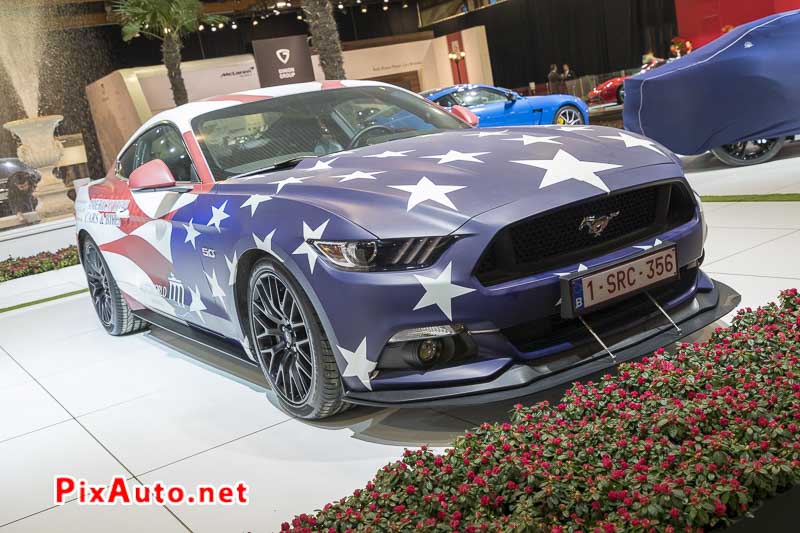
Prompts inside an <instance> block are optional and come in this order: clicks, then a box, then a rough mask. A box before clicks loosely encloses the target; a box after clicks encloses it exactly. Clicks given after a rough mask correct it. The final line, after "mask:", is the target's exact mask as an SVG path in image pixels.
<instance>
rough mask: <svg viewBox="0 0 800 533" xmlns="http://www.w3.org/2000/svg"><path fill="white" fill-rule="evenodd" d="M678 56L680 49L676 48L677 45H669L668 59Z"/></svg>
mask: <svg viewBox="0 0 800 533" xmlns="http://www.w3.org/2000/svg"><path fill="white" fill-rule="evenodd" d="M679 57H681V51H680V50H678V45H677V44H672V45H670V47H669V58H670V59H678V58H679Z"/></svg>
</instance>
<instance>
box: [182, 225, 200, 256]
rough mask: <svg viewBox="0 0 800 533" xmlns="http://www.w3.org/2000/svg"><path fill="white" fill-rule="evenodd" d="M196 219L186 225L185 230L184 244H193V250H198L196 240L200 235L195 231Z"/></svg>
mask: <svg viewBox="0 0 800 533" xmlns="http://www.w3.org/2000/svg"><path fill="white" fill-rule="evenodd" d="M193 222H194V219H191V220H189V223H188V224H184V225H183V228H184V229H185V230H186V238H185V239H184V240H183V243H184V244H186V243H187V242H191V243H192V248H194V249H195V250H197V244H195V242H194V241H195V239H197V237H198V236H199V235H200V232H199V231H197V230H196V229H194V224H193Z"/></svg>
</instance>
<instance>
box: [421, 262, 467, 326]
mask: <svg viewBox="0 0 800 533" xmlns="http://www.w3.org/2000/svg"><path fill="white" fill-rule="evenodd" d="M452 270H453V263H452V261H451V262H450V263H448V264H447V266H446V267H445V269H444V270H442V273H441V274H439V276H438V277H435V278H428V277H425V276H420V275H418V274H414V277H415V278H417V281H418V282H419V283H420V284H421V285H422V286H423V287H424V288H425V294H424V295H423V296H422V298H421V299H420V301H419V302H417V305H416V306H414V311H416V310H417V309H422V308H424V307H429V306H431V305H436V306H438V307H439V309H441V310H442V313H444V315H445V316H446V317H447V318H448V319H449V320H452V319H453V311H452V301H453V299H454V298H458V297H459V296H463V295H465V294H468V293H470V292H474V291H475V289H470V288H469V287H462V286H461V285H455V284H454V283H452V281H451V280H452Z"/></svg>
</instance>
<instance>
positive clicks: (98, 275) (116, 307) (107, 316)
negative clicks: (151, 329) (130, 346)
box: [82, 237, 147, 336]
mask: <svg viewBox="0 0 800 533" xmlns="http://www.w3.org/2000/svg"><path fill="white" fill-rule="evenodd" d="M82 258H83V270H84V271H85V272H86V281H87V282H88V283H89V295H90V296H91V298H92V305H93V306H94V310H95V312H96V313H97V318H99V319H100V323H101V324H102V325H103V327H104V328H105V329H106V331H107V332H108V333H110V334H111V335H114V336H118V335H127V334H128V333H134V332H136V331H141V330H143V329H145V328H146V327H147V324H146V323H145V322H144V321H143V320H141V319H140V318H137V317H135V316H134V315H133V312H132V311H131V308H130V307H128V303H127V302H126V301H125V298H123V297H122V292H120V290H119V287H118V286H117V282H116V281H114V276H112V275H111V271H110V270H109V268H108V265H107V264H106V260H105V259H104V258H103V254H102V253H101V252H100V249H99V248H98V247H97V244H95V242H94V241H93V240H92V238H91V237H87V238H86V239H85V240H84V242H83V256H82Z"/></svg>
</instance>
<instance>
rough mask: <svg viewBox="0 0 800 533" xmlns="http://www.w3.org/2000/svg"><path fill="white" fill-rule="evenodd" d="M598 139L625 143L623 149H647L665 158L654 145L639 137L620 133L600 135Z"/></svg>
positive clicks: (652, 142)
mask: <svg viewBox="0 0 800 533" xmlns="http://www.w3.org/2000/svg"><path fill="white" fill-rule="evenodd" d="M600 138H602V139H611V140H612V141H622V142H624V143H625V148H637V147H640V146H641V147H642V148H647V149H648V150H652V151H653V152H656V153H658V154H661V155H663V156H666V155H667V154H665V153H664V152H662V151H661V150H659V149H658V147H656V145H655V144H656V143H655V142H654V141H651V140H649V139H640V138H639V137H634V136H633V135H628V134H627V133H622V132H620V133H619V134H617V135H601V136H600Z"/></svg>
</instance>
